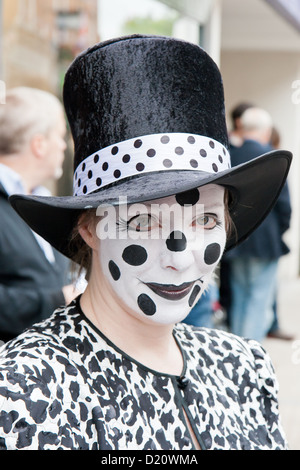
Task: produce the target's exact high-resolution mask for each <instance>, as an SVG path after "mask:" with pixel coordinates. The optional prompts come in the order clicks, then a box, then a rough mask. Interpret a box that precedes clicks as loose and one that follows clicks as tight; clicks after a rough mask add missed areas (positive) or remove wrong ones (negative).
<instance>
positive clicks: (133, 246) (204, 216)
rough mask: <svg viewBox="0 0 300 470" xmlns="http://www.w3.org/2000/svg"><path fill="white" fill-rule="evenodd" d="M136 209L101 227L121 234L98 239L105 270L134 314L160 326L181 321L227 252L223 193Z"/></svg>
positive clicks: (195, 194) (198, 193) (212, 188)
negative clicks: (106, 227)
mask: <svg viewBox="0 0 300 470" xmlns="http://www.w3.org/2000/svg"><path fill="white" fill-rule="evenodd" d="M137 206H138V209H139V211H137V212H134V208H133V206H129V208H128V211H127V212H125V216H124V211H123V210H122V209H121V208H120V209H119V212H118V214H115V213H113V212H112V213H111V214H108V219H107V218H105V220H104V219H103V220H102V221H101V222H99V226H100V232H101V224H104V223H106V224H107V223H108V222H109V223H110V226H111V225H112V224H115V225H116V226H117V235H118V234H119V236H117V237H106V238H105V239H101V240H100V250H99V253H100V263H101V268H102V270H103V272H104V274H105V275H106V277H107V278H108V280H109V283H110V284H111V286H112V287H113V289H114V291H115V293H116V295H117V296H118V297H119V298H120V299H121V300H122V301H123V302H124V304H125V305H126V306H127V307H129V308H130V310H132V311H133V312H135V314H137V315H140V316H142V317H143V318H148V319H149V320H151V321H153V322H156V323H161V324H173V323H176V322H179V321H182V320H183V319H184V318H185V317H186V316H187V315H188V313H189V311H190V310H191V308H192V307H193V306H194V305H195V304H196V302H197V301H198V299H199V298H200V295H201V294H202V292H203V291H204V290H205V289H206V287H207V286H208V284H209V282H210V279H211V276H212V274H213V271H214V269H215V267H216V265H217V263H218V262H219V260H220V258H221V255H222V253H223V250H224V247H225V243H226V232H225V220H224V188H222V187H221V186H217V185H208V186H204V187H202V188H200V189H199V190H198V189H197V190H193V191H189V192H186V193H182V194H180V195H177V196H171V197H168V198H164V199H160V200H158V201H150V202H147V203H145V204H144V205H141V204H139V205H137ZM110 219H111V220H110Z"/></svg>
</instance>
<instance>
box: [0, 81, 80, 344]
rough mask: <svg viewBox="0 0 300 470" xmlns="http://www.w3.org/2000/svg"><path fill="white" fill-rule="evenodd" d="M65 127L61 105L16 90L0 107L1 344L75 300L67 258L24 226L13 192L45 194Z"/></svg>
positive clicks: (56, 169)
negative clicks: (54, 310)
mask: <svg viewBox="0 0 300 470" xmlns="http://www.w3.org/2000/svg"><path fill="white" fill-rule="evenodd" d="M65 132H66V124H65V118H64V114H63V108H62V105H61V103H60V101H59V100H58V99H57V98H56V97H55V96H53V95H52V94H50V93H48V92H44V91H41V90H37V89H33V88H28V87H18V88H14V89H11V90H9V91H8V92H7V95H6V102H5V104H1V105H0V220H1V224H0V341H4V342H6V341H8V340H10V339H12V338H14V337H15V336H17V335H18V334H20V333H21V332H22V331H23V330H24V329H25V328H27V327H29V326H31V325H32V324H33V323H35V322H37V321H40V320H42V319H44V318H47V317H48V316H49V315H50V314H51V313H52V311H53V308H56V307H58V306H60V305H64V304H65V303H66V302H69V301H70V300H72V298H73V294H74V295H75V293H74V288H73V286H72V285H71V284H69V281H68V280H67V278H68V266H69V263H68V261H67V259H66V258H65V257H63V256H62V255H61V254H59V253H58V252H56V251H55V250H54V249H53V248H52V247H51V246H50V245H49V244H48V243H47V242H45V240H43V239H42V238H41V237H40V236H38V235H37V234H35V233H34V232H33V231H32V230H31V229H29V228H28V226H27V224H25V222H24V221H23V220H22V219H21V218H20V217H19V216H18V215H17V213H16V212H15V211H14V210H13V209H12V207H11V206H10V204H9V202H8V198H9V196H10V195H12V194H16V193H18V194H26V195H47V194H49V191H48V190H47V189H46V188H45V187H44V186H42V185H43V184H45V182H46V181H48V180H53V179H58V178H59V177H60V176H61V174H62V164H63V161H64V151H65V148H66V144H65V140H64V138H65Z"/></svg>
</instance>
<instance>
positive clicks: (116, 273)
mask: <svg viewBox="0 0 300 470" xmlns="http://www.w3.org/2000/svg"><path fill="white" fill-rule="evenodd" d="M108 269H109V272H110V274H111V276H112V278H113V280H114V281H118V280H119V279H120V277H121V272H120V269H119V268H118V266H117V265H116V263H114V261H110V262H109V263H108Z"/></svg>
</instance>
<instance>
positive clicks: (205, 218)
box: [194, 214, 218, 230]
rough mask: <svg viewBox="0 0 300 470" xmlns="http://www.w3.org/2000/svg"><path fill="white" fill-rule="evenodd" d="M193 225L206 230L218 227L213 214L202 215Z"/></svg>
mask: <svg viewBox="0 0 300 470" xmlns="http://www.w3.org/2000/svg"><path fill="white" fill-rule="evenodd" d="M194 224H195V225H199V226H201V227H203V228H204V229H206V230H211V229H213V228H215V227H216V226H217V225H218V219H217V216H216V215H213V214H204V215H201V216H200V217H198V218H197V219H196V220H195V222H194Z"/></svg>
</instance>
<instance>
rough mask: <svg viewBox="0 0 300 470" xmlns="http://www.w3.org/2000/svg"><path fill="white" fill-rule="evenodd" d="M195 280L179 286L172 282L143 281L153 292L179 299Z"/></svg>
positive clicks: (168, 297)
mask: <svg viewBox="0 0 300 470" xmlns="http://www.w3.org/2000/svg"><path fill="white" fill-rule="evenodd" d="M195 282H196V281H192V282H184V283H183V284H181V285H180V286H175V285H174V284H157V283H155V282H148V283H145V284H146V286H147V287H149V289H151V290H152V291H153V292H154V293H155V294H157V295H159V296H160V297H162V298H164V299H167V300H181V299H183V298H184V297H185V296H186V295H188V294H189V293H190V292H191V290H192V288H193V286H194V284H195Z"/></svg>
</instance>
